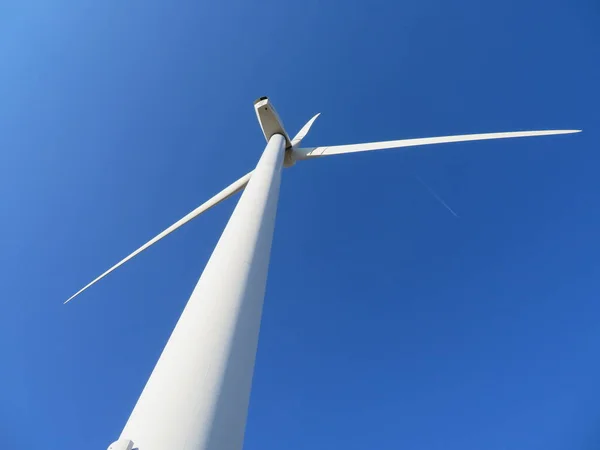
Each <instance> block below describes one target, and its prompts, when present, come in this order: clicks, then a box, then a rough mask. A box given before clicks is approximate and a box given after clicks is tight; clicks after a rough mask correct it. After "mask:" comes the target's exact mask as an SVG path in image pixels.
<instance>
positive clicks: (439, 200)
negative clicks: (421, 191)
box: [415, 174, 458, 217]
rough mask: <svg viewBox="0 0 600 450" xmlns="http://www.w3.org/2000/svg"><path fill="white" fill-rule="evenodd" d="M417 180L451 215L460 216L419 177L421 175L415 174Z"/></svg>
mask: <svg viewBox="0 0 600 450" xmlns="http://www.w3.org/2000/svg"><path fill="white" fill-rule="evenodd" d="M415 178H416V179H417V180H419V183H421V184H422V185H423V186H424V187H425V189H427V190H428V191H429V193H430V194H431V195H433V197H434V198H435V199H436V200H437V201H438V202H440V203H441V204H442V206H444V208H446V209H447V210H448V211H450V213H451V214H452V215H453V216H454V217H458V214H456V213H455V212H454V210H453V209H452V208H450V206H448V203H446V202H445V201H444V200H443V199H442V198H441V197H440V196H439V195H437V194H436V193H435V191H434V190H433V189H431V188H430V187H429V186H428V185H427V183H425V182H424V181H423V180H422V179H421V177H419V175H417V174H415Z"/></svg>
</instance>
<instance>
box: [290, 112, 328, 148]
mask: <svg viewBox="0 0 600 450" xmlns="http://www.w3.org/2000/svg"><path fill="white" fill-rule="evenodd" d="M320 115H321V113H319V114H316V115H315V116H314V117H313V118H312V119H310V120H309V121H308V122H306V124H305V125H304V126H303V127H302V129H301V130H300V131H298V134H296V136H294V139H292V147H295V146H296V145H300V142H302V139H304V138H305V137H306V135H307V134H308V132H309V131H310V127H312V126H313V123H315V120H317V117H319V116H320Z"/></svg>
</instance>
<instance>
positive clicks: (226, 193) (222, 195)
mask: <svg viewBox="0 0 600 450" xmlns="http://www.w3.org/2000/svg"><path fill="white" fill-rule="evenodd" d="M251 176H252V172H250V173H247V174H246V175H244V176H243V177H242V178H240V179H239V180H237V181H235V182H234V183H232V184H230V185H229V186H227V187H226V188H225V189H223V190H222V191H221V192H219V193H218V194H217V195H215V196H214V197H212V198H211V199H210V200H208V201H206V202H204V203H202V204H201V205H200V206H198V207H197V208H196V209H194V210H193V211H192V212H190V213H189V214H187V215H186V216H185V217H183V218H181V219H179V220H178V221H177V222H175V223H174V224H173V225H171V226H170V227H169V228H167V229H166V230H164V231H163V232H162V233H160V234H159V235H158V236H155V237H154V238H152V239H150V240H149V241H148V242H146V243H145V244H144V245H142V246H141V247H140V248H138V249H137V250H136V251H135V252H133V253H132V254H130V255H129V256H127V257H126V258H125V259H123V260H122V261H119V262H118V263H117V264H115V265H114V266H112V267H111V268H110V269H108V270H107V271H106V272H104V273H103V274H102V275H100V276H99V277H98V278H96V279H95V280H94V281H92V282H91V283H89V284H88V285H87V286H85V287H84V288H83V289H81V290H79V291H78V292H76V293H75V294H74V295H72V296H71V297H69V299H67V301H66V302H65V304H67V303H69V302H70V301H71V300H73V299H74V298H75V297H77V296H78V295H79V294H81V293H82V292H83V291H85V290H86V289H87V288H89V287H90V286H92V285H93V284H95V283H97V282H98V281H100V280H101V279H102V278H104V277H105V276H106V275H108V274H109V273H111V272H112V271H113V270H115V269H117V268H119V267H121V266H122V265H123V264H125V263H126V262H127V261H129V260H130V259H132V258H134V257H135V256H137V255H139V254H140V253H142V252H143V251H144V250H146V249H147V248H148V247H150V246H151V245H152V244H155V243H157V242H158V241H160V240H161V239H162V238H164V237H165V236H168V235H169V234H171V233H172V232H173V231H175V230H176V229H178V228H180V227H182V226H183V225H185V224H186V223H188V222H190V221H191V220H193V219H195V218H196V217H198V216H199V215H200V214H202V213H203V212H205V211H208V210H209V209H210V208H212V207H213V206H215V205H218V204H219V203H221V202H222V201H223V200H226V199H228V198H229V197H231V196H232V195H234V194H236V193H237V192H239V191H241V190H242V189H244V188H245V187H246V185H247V184H248V181H250V177H251Z"/></svg>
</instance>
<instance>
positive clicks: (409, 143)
mask: <svg viewBox="0 0 600 450" xmlns="http://www.w3.org/2000/svg"><path fill="white" fill-rule="evenodd" d="M580 131H581V130H543V131H512V132H507V133H483V134H462V135H459V136H440V137H430V138H418V139H402V140H399V141H384V142H369V143H366V144H350V145H335V146H332V147H313V148H299V149H295V150H294V157H295V159H297V160H302V159H311V158H318V157H320V156H329V155H340V154H342V153H355V152H368V151H371V150H385V149H389V148H400V147H415V146H418V145H429V144H443V143H447V142H466V141H483V140H487V139H507V138H517V137H530V136H549V135H553V134H569V133H579V132H580Z"/></svg>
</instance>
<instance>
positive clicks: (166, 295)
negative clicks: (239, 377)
mask: <svg viewBox="0 0 600 450" xmlns="http://www.w3.org/2000/svg"><path fill="white" fill-rule="evenodd" d="M599 20H600V6H599V5H598V2H597V1H596V0H574V1H567V0H520V1H504V2H479V1H476V0H464V1H462V2H443V1H440V0H418V1H417V0H409V1H402V2H396V1H386V2H378V1H370V2H363V1H354V0H348V1H345V2H323V1H315V0H308V1H303V2H292V3H289V4H288V3H287V2H280V1H274V0H269V1H256V2H248V1H242V0H234V1H221V2H204V1H191V0H189V1H187V0H178V1H172V2H167V1H154V0H145V1H137V0H133V1H128V2H122V1H114V0H106V1H103V2H98V1H88V0H80V1H77V2H71V1H66V0H56V1H53V2H46V1H15V0H9V1H8V2H4V3H3V5H2V6H0V60H2V62H3V64H2V70H1V71H0V158H1V159H0V205H1V207H2V208H1V209H2V220H1V221H0V236H1V238H0V243H1V245H0V269H1V273H2V277H1V278H0V280H1V282H0V305H1V309H0V354H1V357H2V363H1V365H0V368H1V371H0V377H1V379H0V380H1V383H0V442H2V445H1V446H2V448H6V449H10V450H29V449H45V450H46V449H47V450H53V449H57V450H58V449H61V450H64V449H80V448H90V449H92V448H93V449H96V448H100V449H104V448H106V447H107V446H108V445H109V444H110V443H111V442H112V440H114V439H116V438H117V437H118V435H119V433H120V430H121V429H122V427H123V425H124V424H125V421H126V420H127V417H128V415H129V413H130V412H131V409H132V407H133V405H134V404H135V401H136V399H137V397H138V396H139V394H140V392H141V390H142V388H143V386H144V383H145V382H146V380H147V377H148V375H149V374H150V372H151V370H152V368H153V366H154V364H155V362H156V360H157V358H158V356H159V354H160V352H161V350H162V347H163V345H164V344H165V342H166V340H167V339H168V337H169V334H170V332H171V330H172V328H173V326H174V325H175V322H176V320H177V318H178V316H179V314H180V312H181V311H182V309H183V306H184V304H185V302H186V301H187V298H188V296H189V294H190V293H191V291H192V289H193V287H194V285H195V282H196V280H197V278H198V276H199V275H200V273H201V271H202V268H203V267H204V265H205V264H206V261H207V260H208V257H209V256H210V253H211V251H212V248H213V247H214V245H215V243H216V242H217V239H218V237H219V235H220V232H221V230H222V229H223V227H224V225H225V223H226V221H227V218H228V216H229V214H230V213H231V211H232V210H233V208H234V205H235V201H229V202H227V203H226V204H223V205H220V206H218V207H217V208H215V209H214V210H212V211H210V213H208V214H206V215H205V216H202V217H201V218H199V219H198V220H196V221H194V222H193V223H192V224H190V225H188V226H186V227H185V228H183V229H181V230H180V231H178V232H177V233H176V234H174V235H173V236H171V237H169V238H168V239H167V240H165V241H162V242H161V243H160V244H158V245H156V246H155V247H153V248H152V249H150V250H149V251H147V252H146V253H144V254H143V255H141V256H140V257H138V258H136V259H135V260H134V261H132V262H131V263H128V264H127V265H126V266H124V267H123V268H121V269H119V270H118V271H117V272H115V273H114V274H111V275H110V276H109V277H108V278H107V279H105V280H103V281H102V282H101V283H100V284H98V285H97V286H94V288H92V289H90V290H89V292H86V293H85V294H84V295H82V296H81V297H80V298H77V299H76V300H75V301H74V302H73V303H72V304H69V305H67V306H63V305H62V302H63V301H64V300H65V299H66V298H68V297H69V296H70V295H71V294H73V293H74V292H75V291H77V290H78V289H79V288H81V287H82V286H83V285H85V284H87V283H88V282H89V281H90V280H91V279H93V278H94V277H95V276H97V275H98V274H100V273H101V272H103V271H104V270H106V269H107V268H108V267H110V266H111V265H112V264H114V263H115V262H117V261H118V260H119V259H121V258H122V257H124V256H125V255H127V254H128V253H130V252H131V251H132V250H134V249H135V248H137V247H138V246H139V245H141V244H142V243H144V242H145V241H147V240H148V239H149V238H151V237H153V236H154V235H156V234H157V233H158V232H160V231H161V230H163V229H164V228H166V227H167V226H168V225H170V224H171V223H172V222H174V221H175V220H177V219H179V218H180V217H182V216H183V215H184V214H186V213H187V212H188V211H189V210H191V209H193V208H195V207H196V206H197V205H198V204H200V203H201V202H203V201H204V200H206V199H207V198H209V197H210V196H211V195H213V194H214V193H216V192H218V191H219V190H220V189H222V188H223V187H224V186H226V185H228V184H229V183H231V182H232V181H234V180H235V179H237V178H238V177H240V176H241V175H242V174H244V173H246V172H247V171H249V170H250V169H252V167H253V166H254V165H255V164H256V161H257V160H258V157H259V155H260V153H261V151H262V149H263V147H264V138H263V137H262V134H261V132H260V128H259V126H258V124H257V122H256V118H255V116H254V112H253V108H252V102H253V100H254V99H256V98H257V97H259V96H262V95H268V96H270V98H271V99H272V101H273V102H274V104H275V106H276V108H277V109H278V111H279V113H280V115H281V116H282V118H283V120H284V122H285V124H286V126H287V128H288V130H289V132H290V134H294V133H295V132H296V131H297V130H298V129H299V128H300V127H301V126H302V125H303V124H304V123H305V122H306V121H307V120H308V119H309V118H310V117H311V116H312V115H313V114H315V113H317V112H322V113H323V114H322V116H321V117H320V118H319V119H318V121H317V122H316V123H315V126H314V127H313V130H312V131H311V133H310V134H309V136H308V137H307V138H306V139H305V144H307V145H325V144H345V143H354V142H367V141H376V140H388V139H401V138H412V137H427V136H439V135H447V134H465V133H480V132H494V131H513V130H527V129H531V130H535V129H549V128H582V129H583V130H584V132H583V133H581V134H579V135H571V136H556V137H541V138H531V139H519V140H513V141H490V142H478V143H477V142H474V143H463V144H450V145H445V146H430V147H422V148H414V149H409V150H398V151H394V150H390V151H384V152H373V153H368V154H367V153H366V154H355V155H345V156H337V157H333V156H332V157H330V158H323V159H320V160H314V161H307V162H305V163H303V164H298V165H297V166H296V167H294V168H292V169H289V170H286V171H285V172H284V177H283V181H282V188H281V197H280V207H279V212H278V218H277V225H276V230H275V238H274V245H273V251H272V258H271V270H270V275H269V282H268V288H267V296H266V303H265V310H264V315H263V323H262V331H261V336H260V346H259V351H258V356H257V366H256V372H255V378H254V389H253V393H252V399H251V406H250V415H249V420H248V426H247V433H246V443H245V449H246V450H258V449H261V450H270V449H273V450H274V449H281V448H286V449H290V450H295V449H298V450H299V449H307V448H311V449H315V450H319V449H330V448H344V449H345V450H354V449H356V450H358V449H361V450H362V449H367V448H368V449H378V450H396V449H411V450H438V449H439V450H454V449H456V450H465V449H470V450H480V449H486V450H504V449H511V450H534V449H544V450H563V449H564V450H567V449H568V450H573V449H582V450H593V449H597V448H599V446H600V433H599V432H598V431H597V430H598V429H599V427H600V407H599V406H598V405H600V385H599V383H598V379H599V378H600V361H599V359H598V355H599V349H600V328H599V327H598V321H599V316H600V304H599V302H598V300H599V299H600V260H599V256H598V254H599V250H600V238H599V237H598V230H599V229H600V208H599V207H598V203H599V200H598V199H599V198H600V179H599V177H598V171H599V170H598V169H599V166H600V156H599V153H598V150H599V144H600V135H599V131H598V129H599V128H598V124H599V122H600V113H599V112H598V111H599V109H598V105H599V104H600V87H599V83H598V80H600V50H599V49H600V29H599V28H598V23H599ZM415 174H416V175H418V176H419V177H421V178H422V179H423V180H424V181H425V182H426V183H427V184H428V185H429V186H431V188H432V189H434V190H435V192H437V193H438V194H439V195H440V196H441V197H442V198H443V199H444V200H445V201H446V202H447V203H448V204H449V205H450V206H451V207H452V209H454V210H455V211H456V212H457V213H458V214H459V216H460V217H459V218H455V217H454V216H452V214H450V213H449V212H448V211H447V210H445V209H444V208H443V207H442V206H441V205H440V204H439V203H438V202H437V201H436V200H435V198H433V197H432V196H431V195H430V193H428V192H427V190H426V189H425V188H424V187H423V186H422V185H421V184H420V183H419V182H418V181H417V179H416V178H415Z"/></svg>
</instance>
